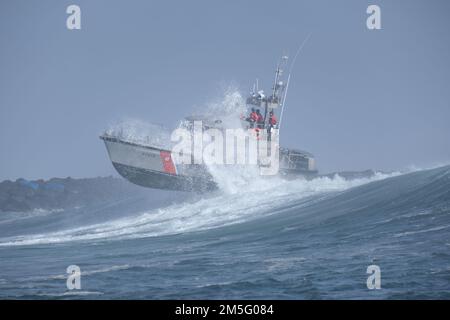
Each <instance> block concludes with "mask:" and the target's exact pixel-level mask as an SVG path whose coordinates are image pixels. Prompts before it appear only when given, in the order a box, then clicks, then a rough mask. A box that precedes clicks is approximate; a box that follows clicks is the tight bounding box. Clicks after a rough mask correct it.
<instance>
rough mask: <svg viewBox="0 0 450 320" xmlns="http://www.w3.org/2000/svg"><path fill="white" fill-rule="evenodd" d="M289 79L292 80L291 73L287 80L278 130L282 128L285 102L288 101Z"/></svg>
mask: <svg viewBox="0 0 450 320" xmlns="http://www.w3.org/2000/svg"><path fill="white" fill-rule="evenodd" d="M289 80H291V74H289V75H288V78H287V82H286V91H285V92H284V97H283V102H282V104H281V112H280V121H279V122H278V131H279V130H280V128H281V121H282V120H283V111H284V103H285V102H286V96H287V93H288V89H289Z"/></svg>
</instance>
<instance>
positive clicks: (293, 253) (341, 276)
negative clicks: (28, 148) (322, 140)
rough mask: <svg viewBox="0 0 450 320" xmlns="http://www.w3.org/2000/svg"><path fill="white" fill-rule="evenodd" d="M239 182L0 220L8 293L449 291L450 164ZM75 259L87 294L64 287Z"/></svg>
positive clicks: (0, 287)
mask: <svg viewBox="0 0 450 320" xmlns="http://www.w3.org/2000/svg"><path fill="white" fill-rule="evenodd" d="M228 175H229V172H228ZM226 176H227V174H226V173H222V174H221V175H218V176H217V178H218V179H224V180H226V179H225V177H226ZM244 178H245V176H244V177H241V179H244ZM235 180H236V179H235ZM239 183H242V180H239V179H237V181H233V183H229V181H222V182H221V183H220V184H222V185H225V189H224V190H220V191H218V192H216V193H213V194H209V195H192V196H190V197H188V198H187V199H185V200H183V201H181V202H180V203H174V204H170V205H166V206H162V207H157V208H154V209H150V210H143V208H141V207H140V205H139V204H140V203H142V206H143V207H145V205H146V203H148V199H136V198H132V199H129V200H126V201H125V202H120V203H112V204H110V205H109V206H106V207H105V208H103V209H102V208H91V209H89V208H87V209H84V210H78V211H76V212H75V211H70V210H67V212H66V211H64V212H60V211H58V212H54V213H50V214H45V215H42V214H36V215H30V216H27V217H26V218H24V217H23V216H20V217H19V218H18V219H17V221H11V217H10V216H9V217H8V222H7V223H1V221H0V234H2V235H4V234H8V236H6V237H4V236H2V237H0V257H1V259H0V270H1V276H0V296H1V297H3V298H43V299H47V298H57V299H72V298H77V299H83V298H88V299H93V298H101V299H104V298H119V299H122V298H123V299H125V298H136V299H141V298H152V299H162V298H244V299H245V298H255V299H257V298H264V299H266V298H267V299H270V298H275V299H276V298H283V299H310V298H314V299H316V298H317V299H321V298H333V299H341V298H351V299H352V298H358V299H360V298H361V299H373V298H394V299H395V298H449V297H450V291H449V288H450V280H449V279H450V278H449V276H448V275H449V274H450V254H449V252H450V251H449V248H450V236H449V235H450V233H449V231H450V166H444V167H440V168H434V169H428V170H418V171H415V172H410V173H394V174H390V175H385V174H377V175H376V176H374V177H373V178H368V179H358V180H352V181H348V180H345V179H343V178H341V177H339V176H335V177H333V178H325V177H321V178H317V179H313V180H310V181H307V180H301V179H299V180H293V181H284V180H278V179H265V180H255V181H252V182H251V183H249V184H248V185H247V188H244V189H240V191H236V190H237V189H234V188H230V187H229V185H230V184H231V185H233V186H239ZM227 186H228V187H227ZM155 201H156V200H155ZM131 208H134V209H131ZM111 211H118V212H120V213H121V215H120V216H121V217H119V218H117V217H115V218H110V216H109V213H110V212H111ZM74 214H78V218H77V220H76V221H74V220H73V216H74ZM92 215H95V219H96V220H95V222H94V223H92V220H89V219H88V217H90V216H92ZM56 221H57V222H58V223H56ZM89 221H91V222H89ZM65 222H67V223H65ZM74 224H76V226H75V227H74V226H73V225H74ZM55 229H56V230H55ZM36 230H40V232H39V233H36ZM46 230H49V231H48V232H47V231H46ZM72 264H75V265H78V266H80V268H81V270H82V273H81V274H82V286H83V287H82V290H80V291H78V292H77V291H73V292H72V291H68V290H67V288H66V284H65V279H66V277H67V275H66V274H65V270H66V268H67V266H69V265H72ZM372 264H376V265H379V266H380V268H381V270H382V274H383V278H382V289H381V290H376V291H373V290H372V291H371V290H368V289H367V287H366V279H367V274H366V268H367V266H369V265H372Z"/></svg>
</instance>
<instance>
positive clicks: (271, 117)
mask: <svg viewBox="0 0 450 320" xmlns="http://www.w3.org/2000/svg"><path fill="white" fill-rule="evenodd" d="M276 125H277V118H276V117H275V115H274V113H273V111H270V112H269V126H268V127H267V136H268V140H271V138H272V128H274V127H275V126H276Z"/></svg>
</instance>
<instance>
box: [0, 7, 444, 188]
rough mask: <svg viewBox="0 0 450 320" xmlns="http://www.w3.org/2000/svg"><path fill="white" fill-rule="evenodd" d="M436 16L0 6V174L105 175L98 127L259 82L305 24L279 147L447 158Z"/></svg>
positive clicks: (385, 164) (390, 158)
mask: <svg viewBox="0 0 450 320" xmlns="http://www.w3.org/2000/svg"><path fill="white" fill-rule="evenodd" d="M70 4H77V5H79V6H80V7H81V13H82V17H81V27H82V29H81V30H72V31H70V30H68V29H67V28H66V18H67V16H68V15H67V14H66V8H67V6H68V5H70ZM369 4H377V5H379V6H380V7H381V24H382V29H381V30H368V29H367V27H366V19H367V17H368V15H367V14H366V9H367V6H368V5H369ZM449 14H450V1H445V0H442V1H439V0H435V1H425V0H420V1H419V0H417V1H414V0H413V1H381V0H372V1H364V0H353V1H351V0H348V1H347V0H342V1H336V0H330V1H318V0H308V1H300V0H293V1H278V0H277V1H261V0H258V1H238V0H234V1H230V0H227V1H225V0H222V1H214V0H204V1H195V0H189V1H186V0H184V1H181V0H180V1H167V0H164V1H124V0H121V1H106V0H105V1H100V0H95V1H92V0H89V1H83V0H71V1H62V0H53V1H50V0H41V1H17V0H2V1H1V2H0V150H1V152H0V180H3V179H16V178H19V177H24V178H28V179H35V178H49V177H53V176H58V177H66V176H72V177H89V176H99V175H109V174H113V173H114V170H113V168H112V165H111V163H110V161H109V159H108V156H107V152H106V149H105V147H104V146H103V143H102V141H101V140H100V139H98V135H99V134H100V133H101V132H102V130H103V129H105V128H107V127H108V126H109V125H110V124H111V123H113V122H116V121H120V120H121V119H125V118H135V119H142V120H144V121H148V122H157V123H162V124H165V125H168V126H171V125H174V124H175V123H176V122H177V121H178V119H179V118H181V117H183V116H186V115H189V114H190V113H191V111H192V110H193V109H194V108H195V107H196V106H201V105H204V104H207V103H208V102H209V101H213V100H217V99H219V98H220V97H221V96H222V94H223V91H224V89H225V88H227V87H228V86H231V85H235V86H237V87H238V88H239V89H240V90H241V91H242V93H243V94H246V93H247V91H248V88H249V87H250V85H251V83H252V82H253V80H254V78H255V77H258V78H259V79H260V81H262V82H263V84H264V83H265V84H266V87H268V86H269V84H270V82H271V81H272V78H273V71H274V70H273V69H274V66H275V63H276V61H277V60H278V58H279V57H280V55H281V54H282V53H283V52H286V51H287V52H290V53H291V55H293V53H294V52H295V51H296V49H297V47H298V45H299V44H300V43H301V42H302V41H303V39H305V37H306V36H307V35H308V34H309V33H311V38H310V39H309V41H308V43H307V44H306V45H305V47H304V49H303V51H302V53H301V54H300V56H299V57H298V59H297V62H296V65H295V67H294V70H293V75H292V79H291V83H290V89H289V90H290V91H289V96H288V99H287V109H286V113H285V119H284V124H283V132H282V138H281V140H282V143H283V144H284V145H286V146H290V147H296V148H300V149H305V150H307V151H310V152H312V153H313V154H314V155H315V156H316V161H317V165H318V168H319V170H320V171H322V172H328V171H334V170H361V169H366V168H375V169H385V170H389V169H402V168H405V167H407V166H410V165H416V166H419V167H420V166H428V165H433V164H436V163H449V162H450V72H449V71H450V70H449V69H450V68H449V67H450V43H449V42H450V19H449V18H448V17H449Z"/></svg>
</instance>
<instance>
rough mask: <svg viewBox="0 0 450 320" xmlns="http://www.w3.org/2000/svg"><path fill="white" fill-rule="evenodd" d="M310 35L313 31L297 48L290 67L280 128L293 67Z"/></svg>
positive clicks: (279, 127) (279, 123) (281, 117)
mask: <svg viewBox="0 0 450 320" xmlns="http://www.w3.org/2000/svg"><path fill="white" fill-rule="evenodd" d="M310 37H311V32H310V33H309V34H308V36H307V37H306V38H305V40H303V42H302V43H301V44H300V46H299V47H298V49H297V52H296V53H295V56H294V59H292V63H291V67H290V68H289V75H288V79H287V83H286V91H285V92H284V97H283V103H282V105H281V112H280V121H279V122H278V130H280V129H281V121H282V120H283V112H284V105H285V102H286V96H287V92H288V89H289V80H290V79H291V72H292V69H293V68H294V65H295V62H296V61H297V57H298V55H299V54H300V52H301V51H302V50H303V47H304V46H305V44H306V42H308V40H309V38H310Z"/></svg>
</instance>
